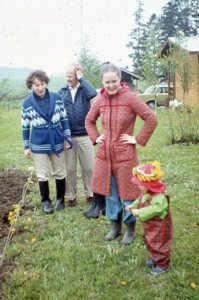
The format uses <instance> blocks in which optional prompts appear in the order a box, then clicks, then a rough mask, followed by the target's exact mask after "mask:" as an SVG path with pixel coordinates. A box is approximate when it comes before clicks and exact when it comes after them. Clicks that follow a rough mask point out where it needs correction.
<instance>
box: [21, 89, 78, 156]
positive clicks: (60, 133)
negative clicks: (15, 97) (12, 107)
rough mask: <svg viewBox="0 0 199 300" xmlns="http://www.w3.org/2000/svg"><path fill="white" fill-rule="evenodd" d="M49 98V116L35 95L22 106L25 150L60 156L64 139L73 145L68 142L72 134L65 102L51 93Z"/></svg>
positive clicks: (57, 95)
mask: <svg viewBox="0 0 199 300" xmlns="http://www.w3.org/2000/svg"><path fill="white" fill-rule="evenodd" d="M49 96H50V107H49V114H48V116H46V115H45V113H44V112H43V111H42V109H41V108H40V106H39V104H38V103H37V101H36V99H35V97H34V95H33V93H32V95H30V96H29V97H28V98H26V99H25V100H24V101H23V104H22V111H21V122H22V137H23V143H24V148H25V149H31V151H32V152H33V153H49V154H50V153H53V152H55V153H56V154H58V153H60V152H62V151H63V147H64V138H65V139H66V140H67V142H68V143H70V144H71V142H70V141H69V140H68V138H70V137H71V132H70V126H69V122H68V117H67V113H66V110H65V108H64V103H63V100H62V98H61V97H60V95H59V94H57V93H53V92H49ZM60 123H61V126H60ZM31 129H32V130H31ZM30 132H31V137H30ZM71 146H72V144H71Z"/></svg>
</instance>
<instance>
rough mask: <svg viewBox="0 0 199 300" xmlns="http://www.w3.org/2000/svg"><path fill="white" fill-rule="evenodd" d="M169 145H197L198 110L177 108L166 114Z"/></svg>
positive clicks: (184, 107)
mask: <svg viewBox="0 0 199 300" xmlns="http://www.w3.org/2000/svg"><path fill="white" fill-rule="evenodd" d="M166 118H167V121H168V122H167V124H168V129H169V130H168V131H166V134H167V137H168V140H169V143H171V144H177V143H187V144H189V143H199V109H198V108H197V109H193V108H191V107H189V106H185V105H183V106H179V107H177V108H176V109H175V110H167V112H166Z"/></svg>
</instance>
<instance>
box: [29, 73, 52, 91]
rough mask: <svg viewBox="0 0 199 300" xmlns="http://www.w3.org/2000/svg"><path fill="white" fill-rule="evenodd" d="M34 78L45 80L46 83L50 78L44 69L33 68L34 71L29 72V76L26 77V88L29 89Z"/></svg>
mask: <svg viewBox="0 0 199 300" xmlns="http://www.w3.org/2000/svg"><path fill="white" fill-rule="evenodd" d="M36 78H37V79H38V80H40V81H45V83H46V84H48V83H49V81H50V78H49V77H48V76H47V75H46V73H45V72H44V71H41V70H35V71H33V72H31V73H30V74H29V76H28V77H27V78H26V86H27V88H29V89H31V87H32V85H33V82H34V80H35V79H36Z"/></svg>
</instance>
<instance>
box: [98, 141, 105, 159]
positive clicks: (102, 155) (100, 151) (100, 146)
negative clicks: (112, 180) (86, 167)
mask: <svg viewBox="0 0 199 300" xmlns="http://www.w3.org/2000/svg"><path fill="white" fill-rule="evenodd" d="M96 157H98V158H101V159H105V158H106V142H105V141H102V142H101V143H99V144H98V147H97V150H96Z"/></svg>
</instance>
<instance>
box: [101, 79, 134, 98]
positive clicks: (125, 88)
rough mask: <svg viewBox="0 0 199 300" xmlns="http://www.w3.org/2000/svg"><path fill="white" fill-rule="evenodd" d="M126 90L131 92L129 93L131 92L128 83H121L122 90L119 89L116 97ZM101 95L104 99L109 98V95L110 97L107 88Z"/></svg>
mask: <svg viewBox="0 0 199 300" xmlns="http://www.w3.org/2000/svg"><path fill="white" fill-rule="evenodd" d="M126 90H129V91H130V89H129V87H128V86H127V85H126V82H121V83H120V89H119V91H118V92H117V93H116V94H115V95H119V94H121V93H123V92H124V91H126ZM100 94H101V95H102V96H104V97H109V95H108V93H107V91H106V90H105V88H103V89H102V90H101V91H100ZM115 95H113V96H115Z"/></svg>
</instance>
